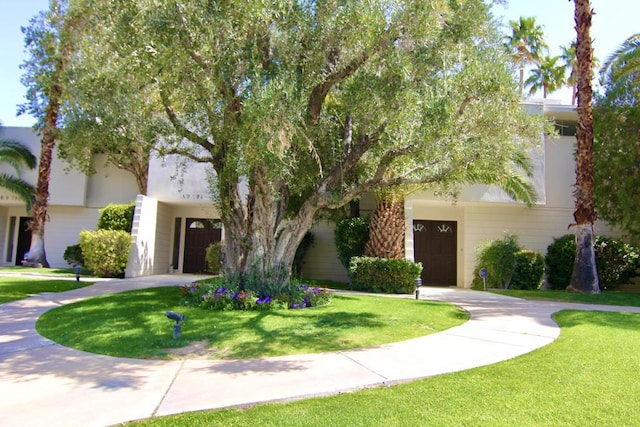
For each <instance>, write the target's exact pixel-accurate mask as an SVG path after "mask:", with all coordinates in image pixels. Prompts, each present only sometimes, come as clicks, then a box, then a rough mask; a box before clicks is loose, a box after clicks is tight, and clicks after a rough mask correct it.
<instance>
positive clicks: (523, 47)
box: [506, 16, 548, 95]
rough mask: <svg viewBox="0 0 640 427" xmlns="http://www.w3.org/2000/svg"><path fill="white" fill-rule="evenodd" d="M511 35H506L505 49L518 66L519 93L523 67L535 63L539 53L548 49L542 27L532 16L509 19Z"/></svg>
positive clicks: (522, 85) (522, 82) (522, 87)
mask: <svg viewBox="0 0 640 427" xmlns="http://www.w3.org/2000/svg"><path fill="white" fill-rule="evenodd" d="M509 25H510V26H511V35H508V36H507V42H506V45H507V49H508V50H509V51H510V52H511V56H512V58H513V61H514V62H515V63H516V64H517V65H518V66H519V68H520V94H521V95H522V94H523V93H524V69H525V67H526V66H527V65H531V64H537V63H539V61H540V57H541V55H542V54H543V53H544V52H546V50H547V49H548V46H547V43H546V42H545V40H544V31H543V29H542V27H541V26H540V25H538V24H536V19H535V18H534V17H524V16H521V17H520V19H519V20H518V21H509Z"/></svg>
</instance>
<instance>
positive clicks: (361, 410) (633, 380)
mask: <svg viewBox="0 0 640 427" xmlns="http://www.w3.org/2000/svg"><path fill="white" fill-rule="evenodd" d="M554 319H555V320H556V322H558V323H559V324H560V325H561V327H562V332H561V335H560V337H559V339H558V340H556V341H555V342H554V343H552V344H550V345H548V346H546V347H543V348H541V349H539V350H536V351H534V352H532V353H529V354H526V355H524V356H521V357H518V358H515V359H512V360H509V361H506V362H502V363H499V364H496V365H491V366H486V367H482V368H476V369H472V370H469V371H464V372H459V373H455V374H447V375H441V376H437V377H433V378H428V379H425V380H419V381H414V382H411V383H407V384H403V385H398V386H393V387H384V388H376V389H370V390H365V391H359V392H355V393H348V394H341V395H336V396H331V397H325V398H316V399H308V400H303V401H298V402H293V403H286V404H265V405H258V406H255V407H252V408H248V409H244V410H236V409H227V410H219V411H205V412H197V413H190V414H183V415H179V416H173V417H164V418H157V419H150V420H145V421H142V422H138V423H132V424H133V425H140V426H175V425H184V426H187V425H188V426H191V427H194V426H196V427H197V426H245V425H259V426H274V427H275V426H327V425H333V426H374V425H379V426H418V425H423V426H629V425H637V423H638V420H640V405H638V404H637V396H638V395H639V393H640V381H638V380H637V378H638V372H639V371H640V357H638V355H639V354H640V315H638V314H628V313H605V312H585V311H562V312H560V313H557V314H556V315H555V316H554ZM469 357H473V355H469ZM389 363H393V361H390V362H389Z"/></svg>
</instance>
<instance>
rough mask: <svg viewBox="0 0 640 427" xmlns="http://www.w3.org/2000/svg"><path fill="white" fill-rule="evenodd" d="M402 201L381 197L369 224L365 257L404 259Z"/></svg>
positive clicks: (396, 198)
mask: <svg viewBox="0 0 640 427" xmlns="http://www.w3.org/2000/svg"><path fill="white" fill-rule="evenodd" d="M404 233H405V222H404V199H403V198H402V197H382V198H380V200H379V201H378V205H377V206H376V209H375V211H374V212H373V216H372V217H371V222H370V224H369V241H368V242H367V244H366V245H365V248H364V254H365V255H366V256H371V257H378V258H390V259H403V258H404V255H405V254H404Z"/></svg>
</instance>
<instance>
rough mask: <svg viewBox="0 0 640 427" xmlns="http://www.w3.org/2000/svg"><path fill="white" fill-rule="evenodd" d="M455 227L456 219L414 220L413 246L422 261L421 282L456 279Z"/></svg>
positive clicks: (444, 283) (442, 283)
mask: <svg viewBox="0 0 640 427" xmlns="http://www.w3.org/2000/svg"><path fill="white" fill-rule="evenodd" d="M457 228H458V227H457V222H456V221H425V220H415V221H413V250H414V256H415V260H416V262H421V263H422V284H423V285H439V286H449V285H455V284H456V283H457V280H456V279H457V276H456V264H457V238H458V237H457V234H458V232H457Z"/></svg>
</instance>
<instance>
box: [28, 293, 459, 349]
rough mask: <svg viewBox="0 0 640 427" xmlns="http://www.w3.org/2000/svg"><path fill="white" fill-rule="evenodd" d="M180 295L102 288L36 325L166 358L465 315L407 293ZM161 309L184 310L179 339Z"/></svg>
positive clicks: (419, 325)
mask: <svg viewBox="0 0 640 427" xmlns="http://www.w3.org/2000/svg"><path fill="white" fill-rule="evenodd" d="M179 299H180V291H179V289H178V288H176V287H162V288H152V289H145V290H137V291H130V292H123V293H119V294H115V295H105V296H101V297H96V298H91V299H88V300H84V301H80V302H77V303H73V304H68V305H65V306H62V307H59V308H56V309H53V310H50V311H48V312H47V313H45V314H44V315H43V316H41V317H40V318H39V319H38V321H37V323H36V329H37V330H38V332H39V333H40V334H42V335H44V336H45V337H47V338H49V339H51V340H53V341H56V342H58V343H60V344H63V345H65V346H68V347H73V348H77V349H79V350H84V351H88V352H92V353H99V354H107V355H112V356H122V357H137V358H148V357H159V358H167V357H172V352H175V351H176V350H175V349H179V348H184V347H187V346H191V347H193V348H194V350H193V351H197V352H198V353H200V354H201V353H202V352H203V351H204V353H205V355H206V356H207V357H211V358H252V357H261V356H278V355H286V354H304V353H315V352H324V351H334V350H345V349H351V348H360V347H369V346H372V345H377V344H383V343H389V342H394V341H401V340H405V339H410V338H415V337H417V336H422V335H427V334H430V333H434V332H438V331H441V330H444V329H447V328H450V327H452V326H456V325H459V324H461V323H463V322H464V321H466V320H467V319H468V314H467V313H466V312H464V311H462V310H461V309H459V308H457V307H455V306H453V305H451V304H447V303H438V302H429V301H416V300H414V299H406V298H405V299H401V298H388V297H372V296H355V295H336V296H335V297H334V298H333V301H332V303H331V304H329V305H327V306H322V307H315V308H309V309H304V310H271V311H211V310H203V309H200V308H196V307H181V306H179V305H178V302H179ZM166 310H172V311H177V312H180V313H182V314H184V315H186V318H187V319H186V321H185V322H184V324H183V326H182V335H181V337H180V338H179V339H177V340H174V339H173V338H172V332H173V322H172V321H170V320H169V319H167V318H166V317H165V315H164V313H165V311H166ZM208 343H212V344H211V346H208V345H207V344H208ZM202 347H205V349H204V350H203V348H202ZM207 347H208V350H207ZM205 350H206V351H205Z"/></svg>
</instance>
